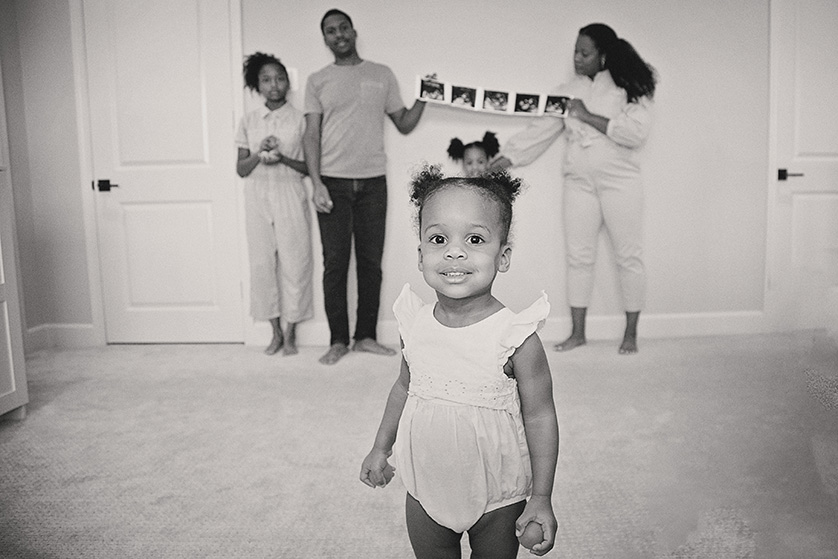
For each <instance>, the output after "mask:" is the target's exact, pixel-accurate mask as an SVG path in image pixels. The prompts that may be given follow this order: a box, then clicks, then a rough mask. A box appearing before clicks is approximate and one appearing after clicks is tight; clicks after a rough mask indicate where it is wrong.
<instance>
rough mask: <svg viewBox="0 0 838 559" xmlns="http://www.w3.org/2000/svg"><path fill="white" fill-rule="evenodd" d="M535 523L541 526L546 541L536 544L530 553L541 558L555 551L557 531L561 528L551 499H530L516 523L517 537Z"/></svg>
mask: <svg viewBox="0 0 838 559" xmlns="http://www.w3.org/2000/svg"><path fill="white" fill-rule="evenodd" d="M533 521H534V522H537V523H539V524H540V525H541V530H542V532H544V539H543V540H542V541H541V543H537V544H535V545H534V546H533V548H532V549H531V550H530V553H532V554H533V555H539V556H541V555H544V554H545V553H547V552H548V551H550V550H551V549H553V545H554V544H555V543H556V531H557V530H558V528H559V523H558V521H557V520H556V515H555V514H553V503H552V501H551V499H550V497H540V496H534V497H530V500H529V501H527V506H526V507H524V512H523V513H521V516H519V517H518V520H516V521H515V535H516V536H520V535H521V534H522V533H523V532H524V528H526V527H527V524H529V523H530V522H533Z"/></svg>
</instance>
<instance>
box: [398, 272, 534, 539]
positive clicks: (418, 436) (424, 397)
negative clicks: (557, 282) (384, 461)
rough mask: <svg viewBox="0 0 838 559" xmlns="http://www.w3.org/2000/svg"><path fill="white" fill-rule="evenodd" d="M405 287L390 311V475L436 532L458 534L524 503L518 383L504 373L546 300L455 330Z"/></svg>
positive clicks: (526, 476)
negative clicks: (402, 370) (393, 398)
mask: <svg viewBox="0 0 838 559" xmlns="http://www.w3.org/2000/svg"><path fill="white" fill-rule="evenodd" d="M434 306H435V305H434V304H426V303H424V302H423V301H422V299H420V298H419V296H418V295H417V294H416V293H414V292H413V291H412V290H411V289H410V286H409V285H405V286H404V288H403V289H402V292H401V294H400V295H399V297H398V298H397V299H396V302H395V303H394V305H393V312H394V313H395V315H396V320H397V321H398V324H399V332H400V334H401V337H402V341H403V343H404V349H403V350H402V354H403V355H404V358H405V360H406V361H407V364H408V366H409V367H410V386H409V388H408V397H407V401H406V402H405V406H404V411H403V412H402V416H401V420H400V421H399V428H398V434H397V436H396V443H395V445H394V452H393V457H394V462H395V467H396V474H397V475H398V476H399V477H400V479H401V480H402V482H403V483H404V485H405V488H406V489H407V491H408V493H410V494H411V495H412V496H413V497H414V498H415V499H416V500H417V501H419V502H420V503H421V505H422V507H423V508H424V509H425V511H426V512H427V513H428V515H429V516H430V517H431V518H432V519H434V521H436V522H437V523H438V524H440V525H442V526H445V527H447V528H450V529H451V530H454V531H455V532H458V533H459V532H465V531H467V530H468V529H469V528H471V527H472V526H473V525H474V524H475V523H476V522H477V521H478V520H479V519H480V517H481V516H483V515H484V514H485V513H487V512H490V511H492V510H495V509H499V508H501V507H504V506H507V505H511V504H513V503H517V502H519V501H522V500H524V499H526V498H527V497H528V496H529V495H530V493H531V491H532V468H531V466H530V454H529V449H528V447H527V439H526V435H525V433H524V422H523V419H522V417H521V404H520V399H519V396H518V383H517V381H516V380H515V379H514V378H510V377H508V376H507V375H506V374H505V373H504V371H503V366H504V364H506V362H507V361H508V360H509V357H510V356H511V355H512V354H513V353H514V352H515V350H516V349H517V348H518V347H519V346H520V345H521V344H522V343H523V342H524V340H526V339H527V337H529V336H530V335H531V334H532V333H533V332H536V331H538V330H539V329H540V328H541V326H542V325H543V323H544V320H545V319H546V318H547V315H548V314H549V312H550V304H549V303H548V302H547V295H546V294H542V296H541V298H540V299H538V300H537V301H536V302H534V303H533V304H532V305H531V306H530V307H529V308H527V309H526V310H524V311H522V312H520V313H517V314H516V313H514V312H512V311H511V310H509V309H507V308H503V309H501V310H499V311H498V312H496V313H494V314H493V315H491V316H489V317H487V318H485V319H483V320H481V321H479V322H476V323H475V324H471V325H469V326H464V327H462V328H449V327H447V326H444V325H442V324H440V323H439V321H437V320H436V318H434V315H433V311H434Z"/></svg>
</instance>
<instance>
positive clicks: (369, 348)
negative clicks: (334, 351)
mask: <svg viewBox="0 0 838 559" xmlns="http://www.w3.org/2000/svg"><path fill="white" fill-rule="evenodd" d="M352 351H364V352H366V353H375V354H376V355H395V354H396V350H394V349H390V348H389V347H386V346H383V345H381V344H380V343H378V342H377V341H375V340H373V339H372V338H364V339H362V340H355V343H354V344H353V345H352Z"/></svg>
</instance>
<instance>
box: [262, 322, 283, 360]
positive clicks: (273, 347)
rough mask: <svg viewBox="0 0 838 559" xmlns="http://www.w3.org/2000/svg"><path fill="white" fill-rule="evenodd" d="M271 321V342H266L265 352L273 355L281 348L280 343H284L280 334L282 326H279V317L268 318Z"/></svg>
mask: <svg viewBox="0 0 838 559" xmlns="http://www.w3.org/2000/svg"><path fill="white" fill-rule="evenodd" d="M268 322H270V323H271V330H272V331H273V333H274V334H273V337H272V338H271V343H270V344H268V347H266V348H265V353H266V354H268V355H273V354H275V353H276V352H277V351H279V350H280V349H282V344H283V343H284V341H285V340H284V338H283V336H282V328H280V326H279V317H278V316H277V317H275V318H271V319H270V320H268Z"/></svg>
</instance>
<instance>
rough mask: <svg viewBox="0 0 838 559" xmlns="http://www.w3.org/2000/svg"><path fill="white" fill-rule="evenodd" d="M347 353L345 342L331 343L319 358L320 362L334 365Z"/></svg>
mask: <svg viewBox="0 0 838 559" xmlns="http://www.w3.org/2000/svg"><path fill="white" fill-rule="evenodd" d="M347 353H349V348H348V347H346V344H332V346H331V347H330V348H329V351H327V352H326V353H325V354H323V357H321V358H320V362H321V363H323V364H324V365H334V364H335V363H337V362H338V361H340V359H341V357H343V356H344V355H346V354H347Z"/></svg>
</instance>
